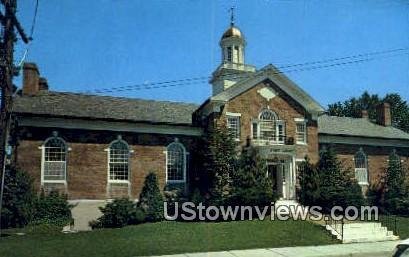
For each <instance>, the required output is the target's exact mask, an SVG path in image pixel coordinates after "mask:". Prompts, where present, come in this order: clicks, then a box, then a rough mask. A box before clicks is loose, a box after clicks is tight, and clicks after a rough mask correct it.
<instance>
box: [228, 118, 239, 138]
mask: <svg viewBox="0 0 409 257" xmlns="http://www.w3.org/2000/svg"><path fill="white" fill-rule="evenodd" d="M227 129H228V130H229V133H230V135H231V136H232V137H233V138H234V139H240V116H238V115H227Z"/></svg>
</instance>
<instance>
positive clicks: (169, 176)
mask: <svg viewBox="0 0 409 257" xmlns="http://www.w3.org/2000/svg"><path fill="white" fill-rule="evenodd" d="M166 181H167V182H169V183H182V182H186V150H185V147H184V146H183V145H182V144H181V143H179V142H177V141H176V142H173V143H171V144H169V145H168V147H167V149H166Z"/></svg>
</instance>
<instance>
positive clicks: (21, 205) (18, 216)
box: [0, 166, 35, 228]
mask: <svg viewBox="0 0 409 257" xmlns="http://www.w3.org/2000/svg"><path fill="white" fill-rule="evenodd" d="M0 174H1V173H0ZM34 198H35V195H34V191H33V187H32V179H31V177H30V176H29V175H28V174H27V173H26V172H24V171H21V170H19V169H17V168H15V167H10V166H7V167H6V173H5V178H4V194H3V205H2V213H1V218H2V219H1V226H2V227H3V228H8V227H22V226H25V225H26V224H27V223H28V222H29V221H30V220H31V219H32V216H33V200H34Z"/></svg>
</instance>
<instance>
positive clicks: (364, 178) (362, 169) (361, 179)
mask: <svg viewBox="0 0 409 257" xmlns="http://www.w3.org/2000/svg"><path fill="white" fill-rule="evenodd" d="M354 162H355V178H356V180H357V181H358V183H359V184H361V185H362V184H368V160H367V158H366V155H365V153H364V151H363V150H362V148H361V149H359V151H358V152H357V153H356V154H355V156H354Z"/></svg>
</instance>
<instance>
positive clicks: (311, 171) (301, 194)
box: [298, 157, 320, 206]
mask: <svg viewBox="0 0 409 257" xmlns="http://www.w3.org/2000/svg"><path fill="white" fill-rule="evenodd" d="M298 175H299V181H300V188H299V189H298V199H299V201H300V203H301V204H302V205H305V206H313V205H314V204H316V202H317V201H318V199H319V197H320V191H319V184H320V177H319V175H318V172H317V169H316V168H315V167H314V165H312V164H311V163H310V159H309V158H308V157H306V158H305V160H304V161H303V162H302V163H301V165H300V167H299V174H298Z"/></svg>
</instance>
